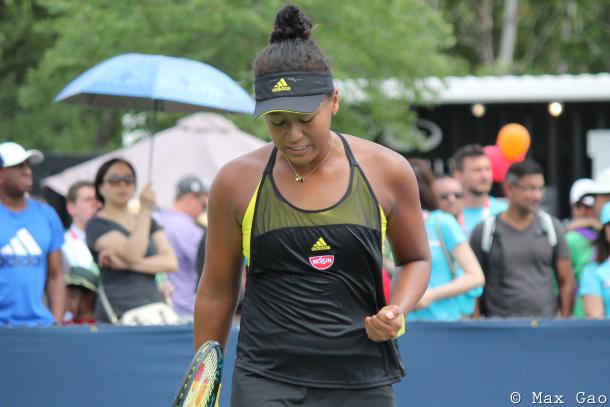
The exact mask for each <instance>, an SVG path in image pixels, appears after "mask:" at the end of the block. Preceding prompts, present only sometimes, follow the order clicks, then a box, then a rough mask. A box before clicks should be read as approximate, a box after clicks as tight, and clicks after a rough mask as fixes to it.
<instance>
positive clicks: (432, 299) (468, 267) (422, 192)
mask: <svg viewBox="0 0 610 407" xmlns="http://www.w3.org/2000/svg"><path fill="white" fill-rule="evenodd" d="M409 162H410V163H411V166H412V167H413V171H414V172H415V178H416V179H417V185H418V187H419V198H420V201H421V207H422V209H423V210H424V218H425V221H426V232H427V233H428V242H429V244H430V251H431V253H432V274H431V276H430V283H429V285H428V289H427V290H426V292H425V293H424V296H423V297H422V299H421V300H420V301H419V303H418V304H417V309H416V310H415V311H413V312H412V313H411V314H409V320H440V321H456V320H459V319H461V318H462V317H463V316H465V314H466V313H467V312H465V310H464V304H463V298H462V296H463V295H464V294H465V293H467V292H469V291H470V290H472V289H475V288H479V287H482V286H483V284H484V283H485V277H484V275H483V270H482V269H481V266H480V265H479V262H478V261H477V259H476V257H475V255H474V253H473V251H472V248H471V247H470V245H469V244H468V240H467V239H466V235H465V233H464V230H463V229H462V227H460V225H459V224H458V222H457V221H456V219H455V218H454V216H452V215H451V214H449V213H446V212H443V211H441V210H438V208H439V205H438V204H437V199H436V196H435V195H434V193H433V192H432V184H433V183H434V175H433V174H432V171H431V170H430V167H429V166H428V164H427V163H426V162H425V161H423V160H419V159H411V160H409ZM456 263H457V264H456Z"/></svg>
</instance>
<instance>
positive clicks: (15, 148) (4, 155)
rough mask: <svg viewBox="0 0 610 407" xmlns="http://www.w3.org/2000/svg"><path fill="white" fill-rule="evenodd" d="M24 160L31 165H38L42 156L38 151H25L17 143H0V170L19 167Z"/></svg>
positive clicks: (42, 158)
mask: <svg viewBox="0 0 610 407" xmlns="http://www.w3.org/2000/svg"><path fill="white" fill-rule="evenodd" d="M25 160H30V163H32V164H40V163H41V162H42V160H44V155H43V154H42V153H41V152H40V151H39V150H27V151H26V150H25V149H24V148H23V147H21V146H20V145H19V144H17V143H13V142H11V141H7V142H4V143H0V168H6V167H12V166H14V165H19V164H21V163H22V162H24V161H25Z"/></svg>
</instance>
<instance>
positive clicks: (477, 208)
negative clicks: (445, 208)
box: [452, 144, 508, 234]
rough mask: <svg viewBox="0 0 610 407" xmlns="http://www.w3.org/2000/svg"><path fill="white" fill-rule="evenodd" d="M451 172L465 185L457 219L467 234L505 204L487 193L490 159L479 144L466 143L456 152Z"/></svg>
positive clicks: (489, 178) (491, 180) (490, 179)
mask: <svg viewBox="0 0 610 407" xmlns="http://www.w3.org/2000/svg"><path fill="white" fill-rule="evenodd" d="M452 175H453V176H454V177H455V178H456V179H457V180H458V181H459V182H460V183H461V184H462V186H463V187H464V201H463V209H462V213H461V214H460V215H458V217H457V220H458V222H459V223H460V225H461V226H462V227H463V228H464V231H465V232H466V234H470V233H471V232H472V230H473V229H474V227H475V226H476V225H478V224H479V223H481V222H482V221H483V220H484V219H486V218H488V217H489V216H494V215H497V214H499V213H500V212H504V211H505V210H506V209H507V208H508V205H507V203H506V201H504V200H501V199H496V198H494V197H492V196H490V195H489V191H490V190H491V187H492V185H493V179H492V172H491V163H490V162H489V158H487V156H486V155H485V151H484V150H483V147H481V146H480V145H478V144H469V145H465V146H463V147H462V148H460V149H459V150H457V151H456V152H455V154H454V155H453V174H452Z"/></svg>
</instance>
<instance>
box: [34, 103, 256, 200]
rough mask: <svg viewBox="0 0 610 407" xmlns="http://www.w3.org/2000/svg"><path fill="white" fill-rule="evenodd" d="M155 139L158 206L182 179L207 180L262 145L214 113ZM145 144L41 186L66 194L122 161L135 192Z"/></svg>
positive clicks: (144, 170) (143, 173) (144, 166)
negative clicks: (133, 175)
mask: <svg viewBox="0 0 610 407" xmlns="http://www.w3.org/2000/svg"><path fill="white" fill-rule="evenodd" d="M154 138H155V140H154V148H155V153H154V158H153V170H152V172H153V175H152V183H153V188H154V190H155V193H156V196H157V204H158V205H159V206H160V207H168V206H169V205H171V203H172V201H173V199H174V195H175V193H176V184H177V182H178V181H179V180H180V179H181V178H182V177H184V176H187V175H196V176H199V177H200V178H202V179H203V180H208V181H210V182H211V181H212V179H213V178H214V177H215V176H216V173H217V172H218V170H219V169H220V167H222V166H223V165H225V164H226V163H228V162H229V161H231V160H233V159H235V158H237V157H239V156H241V155H243V154H246V153H249V152H251V151H253V150H255V149H257V148H259V147H261V146H263V145H264V144H265V142H264V141H262V140H260V139H258V138H255V137H253V136H251V135H249V134H247V133H244V132H242V131H241V130H239V129H238V128H237V126H235V125H234V124H233V123H232V122H231V121H229V120H227V119H225V118H224V117H222V116H220V115H217V114H214V113H195V114H193V115H190V116H188V117H185V118H184V119H182V120H180V121H178V124H177V125H176V126H174V127H171V128H169V129H167V130H164V131H161V132H159V133H157V134H155V135H154ZM149 143H150V138H146V139H144V140H141V141H139V142H137V143H135V144H133V145H131V146H129V147H124V148H121V149H118V150H116V151H112V152H110V153H107V154H104V155H101V156H99V157H96V158H93V159H91V160H89V161H85V162H84V163H81V164H78V165H76V166H74V167H70V168H68V169H66V170H64V171H63V172H61V173H59V174H57V175H53V176H51V177H47V178H45V179H44V180H43V181H42V183H43V185H45V186H48V187H49V188H51V189H53V190H54V191H56V192H57V193H59V194H62V195H65V194H66V193H67V191H68V189H69V188H70V186H71V185H72V184H73V183H75V182H76V181H80V180H90V181H93V179H94V177H95V173H96V172H97V169H98V168H99V167H100V166H101V164H103V163H104V162H105V161H107V160H109V159H111V158H114V157H121V158H124V159H126V160H127V161H129V162H130V163H131V164H132V165H133V166H134V167H135V169H136V172H137V176H138V187H139V188H138V191H139V189H140V188H142V187H143V186H144V183H145V180H147V179H148V159H149V157H148V154H149V146H150V145H149Z"/></svg>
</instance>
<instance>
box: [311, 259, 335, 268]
mask: <svg viewBox="0 0 610 407" xmlns="http://www.w3.org/2000/svg"><path fill="white" fill-rule="evenodd" d="M334 262H335V256H315V257H310V258H309V263H310V264H311V265H312V266H314V267H315V268H317V269H318V270H326V269H327V268H329V267H330V266H332V265H333V263H334Z"/></svg>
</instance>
